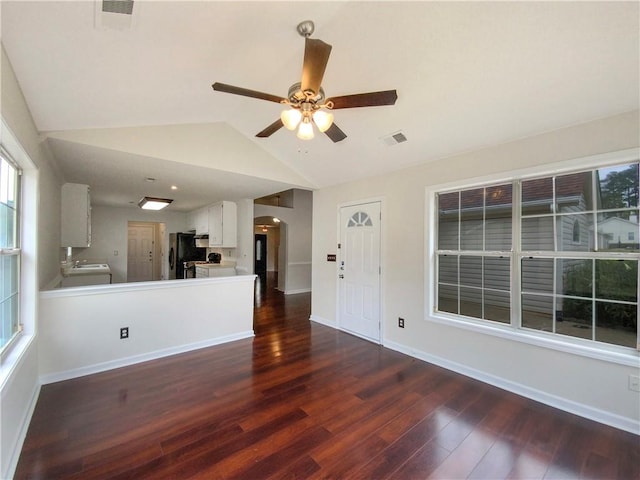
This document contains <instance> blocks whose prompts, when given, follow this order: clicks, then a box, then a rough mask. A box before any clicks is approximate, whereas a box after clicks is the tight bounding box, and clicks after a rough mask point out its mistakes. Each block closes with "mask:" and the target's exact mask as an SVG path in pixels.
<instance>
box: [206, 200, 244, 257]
mask: <svg viewBox="0 0 640 480" xmlns="http://www.w3.org/2000/svg"><path fill="white" fill-rule="evenodd" d="M237 243H238V206H237V205H236V204H235V203H233V202H219V203H214V204H213V205H210V206H209V246H210V247H228V248H235V247H236V246H237Z"/></svg>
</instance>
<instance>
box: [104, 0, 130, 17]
mask: <svg viewBox="0 0 640 480" xmlns="http://www.w3.org/2000/svg"><path fill="white" fill-rule="evenodd" d="M102 11H103V12H106V13H121V14H123V15H131V14H132V12H133V0H102Z"/></svg>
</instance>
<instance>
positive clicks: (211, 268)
mask: <svg viewBox="0 0 640 480" xmlns="http://www.w3.org/2000/svg"><path fill="white" fill-rule="evenodd" d="M235 274H236V269H235V267H234V266H233V265H224V264H223V265H203V266H201V265H196V278H211V277H233V276H235Z"/></svg>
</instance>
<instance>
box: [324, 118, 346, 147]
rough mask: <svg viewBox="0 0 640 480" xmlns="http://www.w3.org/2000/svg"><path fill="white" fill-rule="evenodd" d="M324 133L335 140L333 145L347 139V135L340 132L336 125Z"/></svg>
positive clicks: (332, 125)
mask: <svg viewBox="0 0 640 480" xmlns="http://www.w3.org/2000/svg"><path fill="white" fill-rule="evenodd" d="M324 133H325V134H326V135H327V137H329V138H330V139H331V140H333V143H338V142H340V141H342V140H344V139H345V138H347V134H346V133H344V132H343V131H342V130H340V129H339V128H338V126H337V125H336V124H335V123H332V124H331V126H330V127H329V128H328V129H327V130H326V131H325V132H324Z"/></svg>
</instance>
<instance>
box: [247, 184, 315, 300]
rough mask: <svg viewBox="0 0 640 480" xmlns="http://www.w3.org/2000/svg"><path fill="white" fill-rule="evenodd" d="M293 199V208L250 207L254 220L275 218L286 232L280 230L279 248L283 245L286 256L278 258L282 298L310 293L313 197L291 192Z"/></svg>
mask: <svg viewBox="0 0 640 480" xmlns="http://www.w3.org/2000/svg"><path fill="white" fill-rule="evenodd" d="M293 195H294V197H293V202H294V204H293V205H294V208H283V207H272V206H268V205H255V206H254V217H264V216H270V217H277V218H279V219H281V220H282V221H283V222H285V223H286V228H282V229H281V230H280V233H281V238H280V244H281V245H286V248H287V255H286V256H283V255H282V254H279V260H280V261H281V262H282V261H284V265H282V266H283V267H284V268H282V266H281V267H280V268H278V272H279V274H283V273H284V278H285V285H284V286H279V288H280V289H282V290H283V291H284V293H286V294H290V293H300V292H308V291H310V290H311V252H312V250H311V242H312V232H311V230H312V224H313V222H312V212H313V193H312V192H310V191H308V190H299V189H294V192H293ZM283 237H285V238H283ZM279 277H280V275H279ZM279 280H280V278H279Z"/></svg>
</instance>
